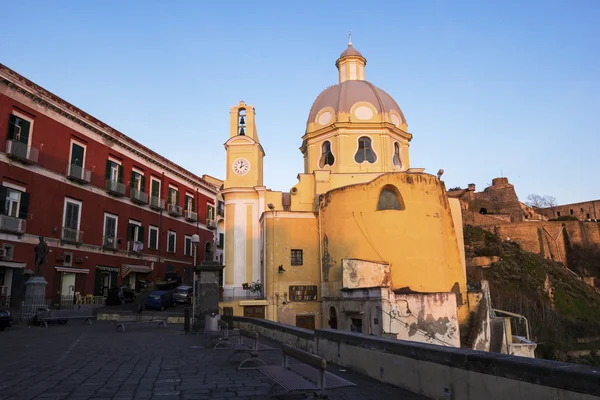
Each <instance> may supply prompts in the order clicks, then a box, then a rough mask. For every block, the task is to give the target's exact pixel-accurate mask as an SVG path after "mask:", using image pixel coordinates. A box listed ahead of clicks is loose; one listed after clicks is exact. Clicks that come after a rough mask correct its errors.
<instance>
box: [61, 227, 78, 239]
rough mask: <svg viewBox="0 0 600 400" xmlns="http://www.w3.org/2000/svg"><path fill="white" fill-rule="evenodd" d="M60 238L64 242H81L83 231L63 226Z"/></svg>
mask: <svg viewBox="0 0 600 400" xmlns="http://www.w3.org/2000/svg"><path fill="white" fill-rule="evenodd" d="M60 237H61V239H62V241H63V242H66V243H82V242H83V231H79V230H77V229H72V228H67V227H66V226H63V228H62V234H61V236H60Z"/></svg>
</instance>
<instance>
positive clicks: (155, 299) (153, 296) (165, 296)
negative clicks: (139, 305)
mask: <svg viewBox="0 0 600 400" xmlns="http://www.w3.org/2000/svg"><path fill="white" fill-rule="evenodd" d="M174 305H175V303H174V301H173V292H172V291H170V290H154V291H152V292H150V293H149V294H148V298H147V299H146V308H147V309H151V310H160V311H163V310H164V309H165V308H168V307H173V306H174Z"/></svg>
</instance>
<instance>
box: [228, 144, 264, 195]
mask: <svg viewBox="0 0 600 400" xmlns="http://www.w3.org/2000/svg"><path fill="white" fill-rule="evenodd" d="M243 140H245V139H244V137H243V136H241V137H240V139H238V141H243ZM257 146H258V145H255V144H244V145H236V146H230V147H229V149H228V152H227V174H226V175H227V179H225V184H224V187H225V188H231V187H254V186H262V184H263V179H262V175H263V171H262V154H261V151H260V150H259V147H257ZM238 158H244V159H246V160H248V162H249V163H250V169H249V170H248V172H247V173H246V174H244V175H238V174H236V173H234V172H233V170H232V165H233V163H234V162H235V160H237V159H238Z"/></svg>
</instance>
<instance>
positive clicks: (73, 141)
mask: <svg viewBox="0 0 600 400" xmlns="http://www.w3.org/2000/svg"><path fill="white" fill-rule="evenodd" d="M69 143H70V144H69V165H70V164H71V157H72V156H73V144H76V145H77V146H81V147H83V160H81V168H85V157H86V155H87V145H85V144H83V143H82V142H80V141H79V140H75V139H71V141H70V142H69Z"/></svg>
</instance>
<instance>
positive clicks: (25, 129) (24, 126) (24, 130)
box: [19, 119, 31, 144]
mask: <svg viewBox="0 0 600 400" xmlns="http://www.w3.org/2000/svg"><path fill="white" fill-rule="evenodd" d="M30 128H31V124H30V123H29V121H25V120H24V119H22V120H21V136H20V138H19V141H20V142H21V143H24V144H28V143H29V129H30Z"/></svg>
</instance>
